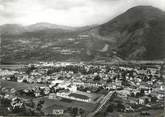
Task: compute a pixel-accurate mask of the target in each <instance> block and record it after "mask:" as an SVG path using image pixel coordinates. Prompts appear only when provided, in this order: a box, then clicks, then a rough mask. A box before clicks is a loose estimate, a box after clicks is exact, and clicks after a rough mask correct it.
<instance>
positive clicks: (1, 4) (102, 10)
mask: <svg viewBox="0 0 165 117" xmlns="http://www.w3.org/2000/svg"><path fill="white" fill-rule="evenodd" d="M136 5H152V6H155V7H158V8H160V9H162V10H165V1H164V0H0V20H1V22H0V24H5V23H19V24H24V25H29V24H33V23H37V22H49V23H55V24H61V25H71V26H82V25H90V24H100V23H103V22H106V21H108V20H110V19H112V18H113V17H115V16H117V15H119V14H121V13H122V12H124V11H126V10H127V9H129V8H131V7H133V6H136Z"/></svg>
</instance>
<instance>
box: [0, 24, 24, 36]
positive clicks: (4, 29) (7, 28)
mask: <svg viewBox="0 0 165 117" xmlns="http://www.w3.org/2000/svg"><path fill="white" fill-rule="evenodd" d="M23 32H25V27H23V26H22V25H19V24H4V25H1V26H0V33H1V34H6V35H8V34H21V33H23Z"/></svg>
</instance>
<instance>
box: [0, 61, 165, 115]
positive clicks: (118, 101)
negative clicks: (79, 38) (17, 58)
mask: <svg viewBox="0 0 165 117" xmlns="http://www.w3.org/2000/svg"><path fill="white" fill-rule="evenodd" d="M164 67H165V66H164V64H100V63H95V64H94V63H83V62H80V63H71V62H55V63H54V62H39V63H36V64H28V65H24V66H21V67H20V66H17V67H3V66H2V67H1V68H0V115H4V116H5V115H6V116H7V115H24V116H25V115H26V116H36V115H38V116H39V115H45V116H59V117H61V116H62V117H104V116H105V117H109V116H112V117H114V116H115V117H117V115H115V114H116V113H118V114H121V115H125V116H127V114H128V115H129V114H130V116H133V115H138V116H151V117H152V116H153V117H159V116H160V117H162V116H163V108H164V99H165V92H164V91H165V84H164V78H165V76H164V71H165V70H164V69H165V68H164ZM150 110H157V111H154V113H153V111H150ZM155 112H157V113H155ZM114 113H115V114H114ZM131 114H133V115H131ZM154 114H156V116H155V115H154ZM158 114H160V115H158Z"/></svg>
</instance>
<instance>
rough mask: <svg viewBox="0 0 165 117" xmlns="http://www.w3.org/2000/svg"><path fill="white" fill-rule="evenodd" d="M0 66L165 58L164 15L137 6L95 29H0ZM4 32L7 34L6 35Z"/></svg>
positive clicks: (45, 25)
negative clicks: (7, 64) (33, 62)
mask: <svg viewBox="0 0 165 117" xmlns="http://www.w3.org/2000/svg"><path fill="white" fill-rule="evenodd" d="M0 32H3V33H1V37H2V41H1V45H2V47H1V56H0V57H1V63H15V62H31V61H49V60H50V61H52V60H53V61H54V60H55V61H67V60H72V61H73V60H74V61H81V60H87V61H92V60H94V61H96V60H107V61H114V60H117V61H122V60H162V59H164V58H165V12H164V11H161V10H160V9H157V8H154V7H152V6H136V7H133V8H131V9H128V10H127V11H126V12H124V13H122V14H121V15H119V16H117V17H115V18H114V19H112V20H110V21H108V22H106V23H104V24H102V25H96V26H86V27H77V28H73V27H67V26H58V25H55V24H49V23H37V24H34V25H30V26H20V25H16V24H15V25H11V24H6V25H2V26H0ZM6 32H7V33H6Z"/></svg>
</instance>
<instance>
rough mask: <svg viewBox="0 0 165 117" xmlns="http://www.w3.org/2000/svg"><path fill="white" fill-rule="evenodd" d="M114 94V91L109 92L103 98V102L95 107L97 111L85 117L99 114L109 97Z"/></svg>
mask: <svg viewBox="0 0 165 117" xmlns="http://www.w3.org/2000/svg"><path fill="white" fill-rule="evenodd" d="M114 93H115V91H110V92H109V93H108V94H107V95H106V96H105V97H104V98H103V100H102V101H101V102H100V105H99V106H98V107H97V109H96V110H95V111H94V112H92V113H90V114H88V116H87V117H93V116H94V115H96V114H97V113H98V112H100V111H101V110H102V108H103V106H104V105H105V104H106V103H107V102H108V101H109V100H110V98H111V96H112V95H113V94H114Z"/></svg>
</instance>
